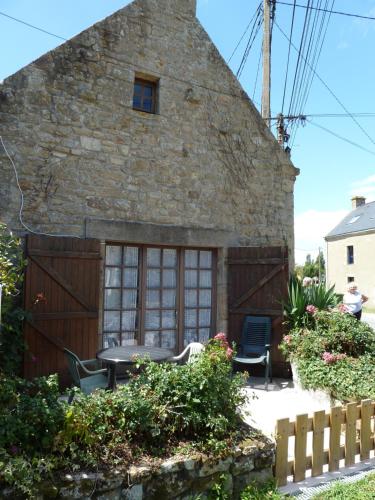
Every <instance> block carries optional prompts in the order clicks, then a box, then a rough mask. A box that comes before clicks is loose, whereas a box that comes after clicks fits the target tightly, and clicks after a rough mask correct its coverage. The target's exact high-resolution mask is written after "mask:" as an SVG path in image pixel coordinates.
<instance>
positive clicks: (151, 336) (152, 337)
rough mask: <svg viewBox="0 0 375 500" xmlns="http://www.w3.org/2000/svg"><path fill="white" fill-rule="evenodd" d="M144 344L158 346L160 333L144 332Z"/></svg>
mask: <svg viewBox="0 0 375 500" xmlns="http://www.w3.org/2000/svg"><path fill="white" fill-rule="evenodd" d="M145 345H148V346H152V347H160V333H159V332H146V333H145Z"/></svg>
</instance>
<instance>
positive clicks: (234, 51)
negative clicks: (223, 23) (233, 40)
mask: <svg viewBox="0 0 375 500" xmlns="http://www.w3.org/2000/svg"><path fill="white" fill-rule="evenodd" d="M261 8H262V3H260V4H259V5H258V7H257V9H256V11H255V12H254V15H253V17H252V18H251V19H250V22H249V24H248V25H247V26H246V29H245V31H244V32H243V34H242V36H241V38H240V39H239V41H238V43H237V45H236V47H235V48H234V50H233V52H232V54H231V56H230V58H229V59H228V61H227V62H228V63H230V62H231V60H232V57H233V56H234V54H235V53H236V52H237V49H238V47H239V46H240V43H241V42H242V40H243V39H244V37H245V35H246V33H247V32H248V31H249V28H250V25H251V23H252V22H253V20H254V18H255V16H256V15H257V14H258V11H259V10H260V9H261Z"/></svg>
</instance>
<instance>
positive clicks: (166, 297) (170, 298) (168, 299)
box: [163, 290, 176, 307]
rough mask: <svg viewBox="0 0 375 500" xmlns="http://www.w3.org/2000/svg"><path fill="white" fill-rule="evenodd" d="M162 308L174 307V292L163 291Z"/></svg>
mask: <svg viewBox="0 0 375 500" xmlns="http://www.w3.org/2000/svg"><path fill="white" fill-rule="evenodd" d="M163 307H176V291H175V290H163Z"/></svg>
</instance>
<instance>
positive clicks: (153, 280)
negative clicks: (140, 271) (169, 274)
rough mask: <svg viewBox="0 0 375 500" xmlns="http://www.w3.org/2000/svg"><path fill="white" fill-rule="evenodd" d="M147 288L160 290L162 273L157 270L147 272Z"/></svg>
mask: <svg viewBox="0 0 375 500" xmlns="http://www.w3.org/2000/svg"><path fill="white" fill-rule="evenodd" d="M147 288H160V271H159V270H156V269H152V270H148V271H147Z"/></svg>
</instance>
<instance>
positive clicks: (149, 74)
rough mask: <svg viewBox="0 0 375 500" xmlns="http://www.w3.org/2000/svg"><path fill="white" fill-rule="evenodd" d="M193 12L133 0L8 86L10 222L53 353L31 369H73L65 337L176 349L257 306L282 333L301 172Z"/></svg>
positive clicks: (38, 325) (5, 133)
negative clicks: (22, 244)
mask: <svg viewBox="0 0 375 500" xmlns="http://www.w3.org/2000/svg"><path fill="white" fill-rule="evenodd" d="M195 13H196V0H135V1H134V2H133V3H131V4H130V5H128V6H126V7H125V8H123V9H121V10H119V11H118V12H116V13H114V14H113V15H111V16H109V17H108V18H106V19H104V20H102V21H100V22H99V23H97V24H95V25H93V26H92V27H90V28H88V29H87V30H85V31H83V32H82V33H80V34H79V35H77V36H76V37H74V38H72V39H71V40H69V41H67V42H66V43H64V44H62V45H61V46H59V47H57V48H56V49H54V50H52V51H50V52H48V53H47V54H45V55H43V56H42V57H40V58H39V59H37V60H36V61H34V62H32V63H31V64H29V65H28V66H26V67H25V68H23V69H21V70H20V71H18V72H17V73H16V74H14V75H12V76H10V77H9V78H7V79H6V80H5V81H4V82H3V84H2V85H1V86H0V135H1V136H2V139H3V145H4V147H3V146H2V145H0V171H1V179H2V182H1V185H0V220H3V221H4V222H6V223H7V224H8V226H9V227H10V228H11V229H12V230H13V231H16V232H17V233H18V234H21V235H23V236H26V238H25V239H26V241H27V243H26V247H27V248H26V252H27V257H28V263H29V264H28V266H27V272H26V284H25V297H26V298H25V307H27V308H29V309H32V310H33V322H30V323H28V324H27V325H26V328H25V335H26V339H27V341H28V344H29V347H30V350H31V351H32V352H34V353H41V355H40V357H39V359H40V362H39V363H38V364H37V366H31V364H30V363H29V362H28V361H27V360H26V361H25V366H26V368H25V372H26V373H29V374H30V373H33V374H40V373H48V372H49V371H51V370H55V369H59V370H63V364H64V361H63V359H62V357H61V355H60V354H59V352H58V346H59V344H60V345H61V343H63V344H64V345H67V346H68V347H69V346H70V348H71V349H73V350H76V352H77V353H78V354H79V355H80V356H82V357H84V358H87V357H92V355H93V354H95V351H96V350H97V348H98V347H100V346H102V345H104V346H106V345H108V341H109V339H111V338H115V339H116V340H117V341H118V342H120V343H122V344H134V343H142V344H144V343H145V344H151V345H159V346H168V347H170V348H172V349H175V350H176V351H180V350H181V349H182V347H183V346H184V345H186V344H187V343H188V342H190V341H193V340H199V341H205V340H207V338H208V337H209V336H211V335H212V334H213V333H214V332H215V331H218V330H224V331H228V329H229V333H230V335H231V337H232V338H233V339H237V340H238V339H239V335H240V325H241V322H242V320H243V315H244V314H249V313H254V314H268V315H272V316H273V318H274V324H275V329H277V328H280V323H281V321H280V304H279V299H280V295H281V294H282V290H283V289H284V288H285V280H286V278H287V275H288V258H289V261H290V260H291V259H293V255H292V249H293V246H294V241H293V187H294V182H295V178H296V175H297V173H298V170H297V169H296V168H295V167H294V166H293V165H292V163H291V161H290V159H289V157H288V156H287V155H286V154H285V153H284V151H283V150H282V149H281V148H280V146H279V145H278V143H277V142H276V140H275V139H274V137H273V136H272V134H271V133H270V131H269V130H268V129H267V127H266V126H265V124H264V123H263V120H262V118H261V117H260V115H259V113H258V111H257V110H256V108H255V107H254V105H253V103H252V102H251V101H250V99H249V98H248V96H247V95H246V93H245V92H244V90H243V89H242V88H241V86H240V84H239V82H238V81H237V80H236V78H235V76H234V75H233V74H232V72H231V71H230V69H229V68H228V66H227V65H226V63H225V62H224V60H223V58H222V57H221V55H220V54H219V52H218V50H217V49H216V47H215V46H214V44H213V43H212V41H211V40H210V38H209V36H208V35H207V33H206V32H205V31H204V29H203V27H202V26H201V24H200V23H199V21H198V19H197V18H196V15H195ZM10 159H12V161H13V163H14V168H13V166H12V164H11V161H10ZM14 169H16V171H17V175H18V181H19V185H17V182H18V181H16V178H15V171H14ZM21 195H22V200H23V204H22V208H21V209H20V199H21ZM231 252H232V254H231ZM85 256H86V257H85ZM228 256H229V257H228ZM230 265H232V266H234V267H232V269H235V274H236V278H233V277H231V275H230V274H228V269H229V267H230ZM228 287H229V288H228ZM39 292H42V293H44V294H45V296H46V301H44V302H39V303H38V304H35V300H34V298H35V294H37V293H39ZM236 294H237V297H235V295H236ZM234 302H235V305H236V308H237V310H236V311H234V312H233V314H234V315H235V316H233V317H235V319H234V320H233V321H234V323H233V325H234V326H233V327H231V326H230V321H231V320H230V309H231V303H234ZM228 303H229V308H228ZM236 308H235V309H236ZM228 321H229V323H228ZM275 331H276V330H275ZM275 335H276V334H275ZM278 335H280V334H278ZM276 343H277V342H276ZM46 351H48V352H49V356H48V362H47V361H45V356H44V355H43V353H45V352H46ZM55 351H56V352H55ZM274 359H275V360H276V361H275V363H276V364H277V363H278V362H279V364H280V366H281V365H282V360H280V358H279V354H278V351H277V349H276V348H275V358H274ZM277 360H278V361H277ZM56 367H57V368H56Z"/></svg>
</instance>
